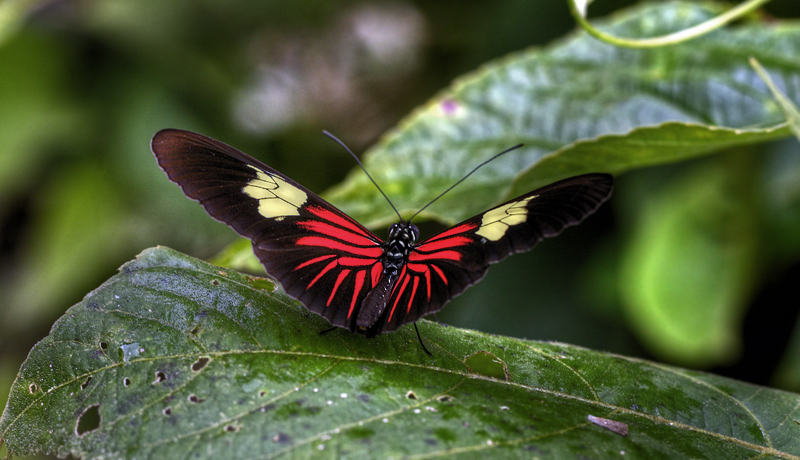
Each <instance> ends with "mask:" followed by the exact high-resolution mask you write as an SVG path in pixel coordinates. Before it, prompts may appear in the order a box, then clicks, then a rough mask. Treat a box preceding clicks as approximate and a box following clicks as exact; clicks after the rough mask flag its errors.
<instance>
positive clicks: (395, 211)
mask: <svg viewBox="0 0 800 460" xmlns="http://www.w3.org/2000/svg"><path fill="white" fill-rule="evenodd" d="M322 133H323V134H325V135H326V136H328V137H330V138H331V139H333V140H334V141H335V142H336V143H337V144H339V145H341V146H342V147H343V148H344V149H345V150H347V152H348V153H349V154H350V155H351V156H352V157H353V158H354V159H355V160H356V163H358V165H359V166H361V169H363V170H364V174H366V175H367V177H369V180H371V181H372V183H373V184H375V187H376V188H377V189H378V191H379V192H381V195H383V197H384V198H386V201H388V202H389V206H391V207H392V209H394V213H395V214H397V217H398V218H400V222H405V221H404V220H403V216H401V215H400V213H399V212H398V211H397V208H395V207H394V205H393V204H392V200H390V199H389V197H388V196H386V194H385V193H383V189H382V188H381V186H380V185H378V183H377V182H375V179H373V178H372V176H370V175H369V172H368V171H367V168H365V167H364V165H363V164H362V163H361V160H359V159H358V157H357V156H356V154H355V153H353V151H352V150H350V148H349V147H347V146H346V145H345V144H344V142H342V141H340V140H339V138H337V137H336V136H334V135H333V134H331V133H329V132H327V131H325V130H324V129H323V130H322ZM503 153H505V152H503ZM470 174H472V173H470ZM462 180H463V179H462ZM451 188H452V187H451ZM434 201H435V200H434ZM423 209H424V208H423Z"/></svg>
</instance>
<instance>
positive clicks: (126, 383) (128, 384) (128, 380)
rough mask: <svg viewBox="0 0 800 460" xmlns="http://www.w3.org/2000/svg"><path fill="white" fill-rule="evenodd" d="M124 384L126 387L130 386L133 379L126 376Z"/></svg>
mask: <svg viewBox="0 0 800 460" xmlns="http://www.w3.org/2000/svg"><path fill="white" fill-rule="evenodd" d="M122 384H123V385H125V386H126V387H128V386H130V385H131V379H129V378H128V377H125V378H124V379H123V380H122Z"/></svg>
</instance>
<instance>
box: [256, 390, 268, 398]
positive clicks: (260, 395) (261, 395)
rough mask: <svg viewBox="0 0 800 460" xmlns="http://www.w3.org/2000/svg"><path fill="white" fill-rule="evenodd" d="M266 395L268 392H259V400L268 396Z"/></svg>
mask: <svg viewBox="0 0 800 460" xmlns="http://www.w3.org/2000/svg"><path fill="white" fill-rule="evenodd" d="M266 395H267V392H266V391H264V390H261V391H259V392H258V397H259V398H263V397H264V396H266Z"/></svg>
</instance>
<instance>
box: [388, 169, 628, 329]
mask: <svg viewBox="0 0 800 460" xmlns="http://www.w3.org/2000/svg"><path fill="white" fill-rule="evenodd" d="M612 188H613V179H612V177H611V176H610V175H608V174H586V175H583V176H576V177H572V178H569V179H565V180H562V181H560V182H556V183H554V184H551V185H548V186H545V187H542V188H540V189H537V190H534V191H533V192H530V193H527V194H525V195H522V196H519V197H517V198H514V199H513V200H510V201H508V202H506V203H503V204H501V205H499V206H497V207H495V208H492V209H490V210H488V211H486V212H484V213H482V214H478V215H477V216H474V217H472V218H470V219H467V220H465V221H464V222H461V223H460V224H457V225H455V226H453V227H451V228H449V229H447V230H445V231H443V232H441V233H439V234H437V235H435V236H433V237H432V238H429V239H428V240H425V241H423V242H422V243H421V244H419V245H418V246H416V247H415V249H414V250H413V251H412V252H411V254H410V255H409V258H408V263H407V264H406V266H405V267H404V269H403V270H402V272H401V274H400V277H399V278H398V280H397V283H396V285H395V288H394V290H393V292H392V295H391V297H390V299H389V303H388V305H387V313H386V317H385V318H386V319H385V321H384V322H383V323H382V324H380V325H376V328H375V330H374V331H373V333H374V334H379V333H381V332H388V331H393V330H395V329H397V328H398V327H400V326H402V325H403V324H407V323H410V322H413V321H416V320H417V319H418V318H421V317H423V316H425V315H428V314H430V313H434V312H436V311H438V310H440V309H441V308H442V307H443V306H444V305H445V304H446V303H447V302H448V301H450V299H452V298H453V297H455V296H457V295H458V294H460V293H461V292H463V291H464V290H465V289H466V288H468V287H469V286H471V285H473V284H475V283H476V282H478V281H479V280H480V279H481V278H483V276H484V275H485V274H486V270H487V269H488V267H489V265H490V264H493V263H496V262H499V261H501V260H503V259H504V258H506V257H508V256H509V255H511V254H514V253H517V252H523V251H527V250H529V249H531V248H532V247H533V246H535V245H536V243H538V242H539V241H541V240H542V239H543V238H548V237H553V236H556V235H558V234H559V233H561V232H562V231H563V230H564V229H565V228H567V227H569V226H572V225H577V224H579V223H580V222H581V221H583V220H584V219H585V218H586V217H588V216H589V215H591V214H592V213H594V212H595V211H596V210H597V208H598V207H599V206H600V205H601V204H603V202H605V201H606V200H607V199H608V198H609V197H610V196H611V190H612Z"/></svg>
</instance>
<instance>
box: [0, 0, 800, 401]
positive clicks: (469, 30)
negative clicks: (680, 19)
mask: <svg viewBox="0 0 800 460" xmlns="http://www.w3.org/2000/svg"><path fill="white" fill-rule="evenodd" d="M596 3H597V5H594V6H593V8H592V10H591V11H592V14H593V15H603V14H605V13H608V12H611V11H614V10H617V9H619V8H622V7H624V6H626V5H630V4H632V3H633V2H625V1H607V2H596ZM766 10H767V13H765V14H771V15H773V16H774V17H775V18H776V19H780V18H791V17H792V16H793V15H794V16H797V15H798V14H799V13H800V12H798V11H797V7H796V1H795V0H783V1H774V2H771V3H770V4H768V5H767V8H766ZM0 13H2V14H3V18H5V19H4V20H3V22H0V40H2V41H0V101H2V102H1V103H0V275H2V276H0V318H2V320H0V394H3V395H5V394H6V390H5V389H6V388H8V386H10V382H11V380H12V379H13V376H14V374H15V372H16V370H17V369H18V368H19V364H20V363H21V362H22V360H23V359H24V356H25V354H26V353H27V351H28V350H29V349H30V348H31V347H32V345H33V344H34V343H35V342H36V341H37V340H39V339H40V338H41V337H43V336H44V335H46V333H47V330H48V328H49V327H50V325H51V324H52V323H53V321H54V320H55V319H56V318H58V317H59V316H60V315H61V314H62V313H63V312H64V311H65V310H66V308H68V307H69V306H70V305H72V304H74V303H76V302H77V301H78V300H80V299H81V298H82V297H83V296H84V295H85V294H86V293H87V292H88V291H90V290H91V289H93V288H94V287H96V286H98V285H99V284H100V283H101V282H102V281H103V280H104V279H107V278H108V277H109V276H111V275H112V274H113V273H114V272H115V270H116V268H117V267H119V266H120V265H121V264H122V263H123V262H125V261H127V260H130V259H132V258H133V257H134V256H135V255H136V254H138V253H139V252H140V251H141V250H142V249H144V248H146V247H150V246H155V245H159V244H161V245H167V246H170V247H173V248H175V249H178V250H180V251H183V252H187V253H190V254H193V255H197V256H200V257H206V258H207V257H210V256H212V255H213V254H215V253H217V252H218V251H219V250H220V249H222V248H223V247H225V245H226V244H228V243H230V242H232V241H233V240H234V238H235V235H234V234H233V232H231V231H230V230H228V229H227V228H226V227H225V226H224V225H222V224H218V223H216V222H214V221H213V220H212V219H210V218H208V216H207V215H206V214H205V213H204V212H203V211H202V209H201V208H200V207H199V206H197V205H196V204H195V203H192V202H190V201H189V200H187V199H186V198H185V197H184V196H183V195H182V194H181V193H180V191H179V190H178V188H177V187H175V186H174V185H172V184H170V183H169V182H168V181H167V180H166V178H165V177H164V175H163V173H162V172H161V171H160V170H158V168H157V166H156V164H155V161H154V159H153V158H152V155H151V154H150V152H149V149H148V142H149V139H150V137H151V136H152V134H153V133H155V132H156V131H157V130H159V129H161V128H166V127H177V128H185V129H191V130H194V131H198V132H202V133H204V134H207V135H210V136H213V137H215V138H218V139H221V140H223V141H225V142H227V143H229V144H232V145H235V146H236V147H238V148H240V149H241V150H243V151H245V152H248V153H250V154H253V155H255V156H258V157H259V158H261V159H262V160H264V161H265V162H267V163H268V164H270V165H271V166H273V167H275V168H277V169H279V170H281V171H282V172H284V173H286V174H287V175H289V176H290V177H292V178H294V179H295V180H297V181H299V182H301V183H303V184H305V185H307V186H308V187H309V188H310V189H312V190H315V191H323V190H325V189H327V188H329V187H330V186H332V185H334V184H337V183H338V182H339V181H341V180H342V178H343V177H344V175H345V174H346V173H347V171H349V170H351V169H352V166H353V165H352V162H351V160H350V159H349V158H347V157H346V156H345V155H343V154H342V152H341V151H340V149H339V148H338V146H336V145H335V144H333V143H331V142H330V141H329V140H327V139H326V138H324V137H323V136H322V135H321V134H319V133H320V131H321V130H322V129H327V130H329V131H332V132H334V133H335V134H336V135H337V136H339V137H340V138H342V139H343V140H344V141H345V142H347V143H348V144H349V145H350V146H351V148H353V149H354V150H355V151H363V150H364V149H365V148H366V147H368V146H369V145H371V144H373V143H374V142H375V141H376V140H377V139H378V136H380V135H381V134H382V133H383V132H385V131H386V130H387V129H389V128H390V127H392V126H394V125H395V123H397V121H398V120H399V119H400V118H401V117H403V116H404V115H406V114H407V113H409V111H411V110H412V109H413V108H415V107H417V106H419V105H421V104H422V103H423V102H425V101H426V100H428V99H429V98H430V97H431V96H432V95H433V94H435V93H436V92H437V91H439V90H441V89H442V88H444V87H445V86H446V85H447V84H448V83H449V82H450V81H451V80H452V79H453V78H455V77H458V76H460V75H462V74H464V73H465V72H468V71H472V70H474V69H476V68H478V67H479V66H480V65H482V64H484V63H485V62H487V61H489V60H491V59H494V58H497V57H500V56H503V55H505V54H507V53H510V52H512V51H518V50H521V49H524V48H526V47H528V46H531V45H540V46H541V45H544V44H546V43H549V42H551V41H552V40H555V39H557V38H559V37H563V36H565V35H566V34H567V33H569V31H571V30H572V29H573V27H574V25H573V23H572V20H571V19H570V17H569V15H568V12H567V7H566V5H564V4H561V2H553V1H550V0H536V1H533V0H530V1H522V0H515V1H508V2H501V3H498V4H491V5H489V4H486V3H485V2H477V1H474V2H461V1H460V2H455V1H445V2H435V3H433V2H419V1H418V2H392V3H389V4H384V3H382V2H381V3H378V2H366V1H337V2H330V1H325V2H323V1H309V2H303V3H302V4H297V3H295V2H278V1H274V2H239V1H236V2H215V1H210V0H206V1H193V2H189V1H186V0H173V1H169V2H161V1H155V0H144V1H136V2H130V1H125V0H109V1H98V2H69V1H57V0H56V1H47V2H33V1H28V2H6V3H4V4H3V5H2V6H0ZM760 20H764V19H763V18H761V19H760ZM765 23H766V20H765ZM784 58H785V60H786V62H791V61H794V62H796V61H797V58H798V56H784ZM762 64H764V65H768V64H775V63H774V62H773V63H769V62H764V61H762ZM664 65H670V64H669V63H665V64H664ZM798 78H800V77H798V75H797V74H789V75H788V78H787V80H786V82H784V83H785V84H786V85H788V86H790V87H791V88H793V90H794V91H795V92H794V97H795V98H794V99H793V100H794V102H795V104H796V103H797V102H798V100H797V98H796V97H797V92H796V91H797V81H798ZM789 98H790V99H792V95H791V94H790V95H789ZM513 143H514V142H509V144H513ZM737 150H738V151H737V152H736V153H735V154H734V155H732V156H730V155H721V156H715V157H710V158H706V159H700V160H694V161H691V162H686V163H681V164H676V165H671V166H664V167H659V168H651V169H648V170H643V171H638V172H633V173H629V174H626V175H624V176H623V177H621V178H620V180H619V186H618V188H617V194H616V196H615V199H614V204H613V205H612V206H613V211H614V214H613V215H612V213H611V210H610V209H609V210H605V211H604V212H603V213H601V214H600V215H598V216H596V217H595V218H594V219H593V220H594V222H593V223H592V222H588V223H587V225H585V226H582V227H580V228H579V229H576V230H574V231H572V232H571V235H570V238H569V240H563V239H561V240H554V241H552V242H548V243H547V244H544V245H542V246H541V247H540V248H538V249H537V250H536V251H534V252H532V253H529V254H525V255H521V256H516V257H514V258H511V259H509V260H508V261H505V262H504V263H503V264H500V265H498V266H496V267H493V269H492V270H490V274H489V276H487V279H486V280H484V281H483V282H482V283H481V284H479V285H478V286H476V287H475V288H473V289H471V290H470V291H469V292H468V293H466V294H465V295H464V296H462V297H461V298H459V299H457V301H456V302H454V303H453V304H452V305H451V306H450V307H448V309H447V310H446V311H445V312H444V314H443V315H440V318H441V319H443V320H444V321H445V322H452V323H454V324H459V325H463V326H467V327H474V328H477V329H481V330H483V331H487V332H496V333H503V334H509V335H515V336H524V337H528V338H537V339H553V340H560V341H565V342H569V343H574V344H579V345H584V346H588V347H592V348H596V349H604V350H611V351H615V352H620V353H625V354H635V355H646V356H647V355H648V354H650V356H656V357H657V358H658V359H661V360H668V361H669V360H672V361H679V362H681V363H682V364H692V365H697V366H718V367H717V368H716V369H715V370H717V371H718V372H723V373H728V374H729V375H733V376H735V377H737V378H742V379H746V380H750V381H754V382H760V383H773V384H778V385H780V386H783V387H786V388H793V389H795V390H798V389H800V373H799V372H798V371H797V369H798V368H800V365H799V364H798V363H800V361H798V359H800V358H799V357H800V352H799V351H798V350H800V333H798V327H797V326H796V323H797V311H798V306H797V302H796V301H791V302H786V301H776V300H775V299H781V296H780V295H778V294H776V293H785V292H788V290H787V286H791V285H792V283H794V285H796V283H797V280H798V278H800V268H799V267H800V260H798V253H800V237H798V235H800V156H799V155H798V148H797V140H787V141H782V142H780V143H776V144H759V145H756V146H752V147H737ZM464 170H466V167H465V168H464ZM510 185H511V184H509V186H510ZM435 194H436V193H434V192H431V197H433V196H435ZM733 198H735V199H733ZM421 204H423V203H421ZM421 204H420V205H421ZM742 206H746V209H745V210H744V211H743V210H742V209H741V207H742ZM687 219H688V220H687ZM429 225H430V229H435V228H438V227H437V225H436V224H429ZM732 228H736V229H740V228H741V229H743V231H742V232H741V233H736V234H735V235H731V234H729V233H726V230H730V229H732ZM720 232H722V233H720ZM379 234H382V233H381V232H380V231H379ZM720 238H737V239H742V240H744V241H746V243H745V244H743V245H741V246H736V247H735V251H736V252H735V253H734V254H731V253H730V252H728V248H730V246H726V247H721V246H715V244H713V243H714V242H718V241H720ZM704 241H705V242H712V244H710V245H708V244H703V243H704ZM659 251H661V252H660V253H659ZM700 251H707V252H703V253H702V254H703V257H704V260H707V261H709V262H710V263H709V264H707V265H705V266H704V267H703V269H704V270H705V272H704V273H699V274H695V273H681V272H679V271H677V272H676V271H672V272H663V271H659V270H658V269H656V268H654V269H653V270H652V271H646V272H644V271H641V270H640V269H639V268H637V267H638V266H637V265H635V264H634V265H632V263H633V262H632V261H636V260H639V261H642V260H643V261H645V262H647V261H653V260H657V258H659V257H674V258H677V257H680V256H681V254H682V253H684V254H689V255H698V254H700ZM715 264H716V265H715ZM632 267H633V268H632ZM661 267H662V269H663V267H664V266H663V265H662V266H661ZM673 267H674V266H673ZM681 277H693V279H695V280H697V279H700V280H706V281H702V282H701V283H700V284H698V285H699V286H700V287H701V288H702V286H703V284H705V283H706V282H707V283H714V284H717V285H720V286H722V289H718V290H714V291H713V292H710V291H709V290H707V289H700V291H698V293H697V295H692V292H688V291H680V290H677V289H679V288H677V287H675V289H676V295H678V294H680V296H684V297H687V300H682V299H678V302H682V304H683V305H684V306H685V308H687V310H689V311H696V308H697V307H693V305H695V304H696V303H703V304H713V305H716V306H715V307H714V308H712V309H710V310H708V311H709V312H711V313H709V316H706V317H703V316H700V317H697V316H689V317H687V318H690V321H691V322H693V323H691V324H684V325H681V324H674V325H673V327H675V328H676V330H677V331H678V334H676V336H675V340H676V344H679V343H682V342H680V340H681V336H683V337H684V338H686V339H691V337H690V336H691V334H692V332H691V331H692V330H693V329H692V328H701V329H703V328H704V329H710V330H713V331H716V332H714V333H713V334H714V335H715V337H718V339H717V342H716V343H718V346H717V347H716V348H715V349H710V348H706V347H701V348H694V349H693V348H692V347H691V344H690V345H689V346H688V347H687V348H685V349H686V350H689V351H688V352H681V353H675V352H674V351H675V348H673V347H670V344H669V343H668V342H659V343H657V344H654V343H652V342H651V341H649V340H648V337H650V336H649V335H648V334H647V333H642V330H645V331H646V330H647V327H652V324H653V321H658V315H657V314H655V313H654V311H653V310H650V311H649V312H648V310H647V309H641V310H638V309H637V310H635V311H631V307H630V305H631V303H633V304H641V305H645V304H647V302H643V301H641V299H642V298H645V297H646V296H648V295H649V294H650V293H649V292H648V289H657V288H658V286H659V285H656V284H652V282H653V280H664V279H670V280H673V281H671V282H674V283H681ZM698 285H695V286H698ZM579 286H581V289H579V288H578V287H579ZM620 286H622V288H620ZM660 286H661V287H663V286H667V287H669V286H668V285H666V284H661V285H660ZM720 297H724V298H722V299H721V298H720ZM631 299H633V301H631ZM626 302H627V303H626ZM496 305H502V306H504V309H500V308H495V306H496ZM509 305H511V306H523V307H525V308H524V310H521V311H511V310H510V309H507V308H505V306H509ZM531 305H533V306H534V308H532V307H530V306H531ZM649 305H650V306H651V307H652V304H649ZM720 305H722V306H720ZM745 315H747V316H745ZM700 321H704V322H708V324H706V325H702V324H701V325H699V326H698V322H700ZM637 324H638V325H639V326H637ZM642 324H644V329H641V328H640V329H636V327H641V325H642ZM712 325H713V326H712ZM704 326H707V327H704ZM718 326H719V327H721V329H720V330H719V331H717V327H718ZM687 336H689V337H687ZM676 347H677V345H676ZM787 347H788V348H787ZM787 349H788V350H790V351H786V350H787ZM781 360H782V362H781ZM779 363H780V364H779ZM767 365H768V366H767ZM720 366H722V367H720ZM776 366H779V367H778V371H777V374H776Z"/></svg>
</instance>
